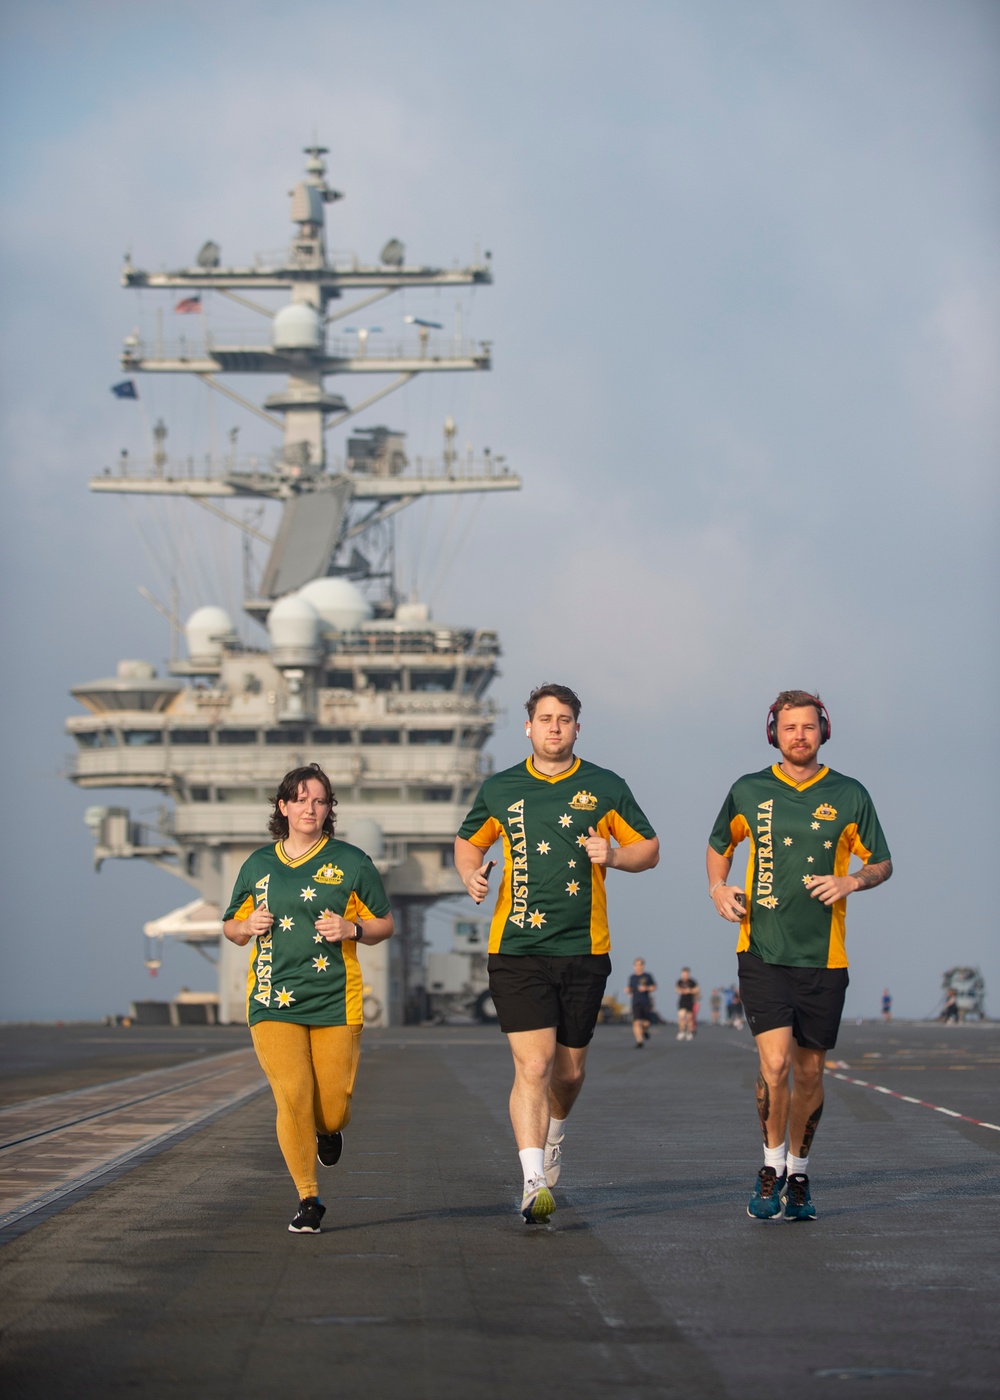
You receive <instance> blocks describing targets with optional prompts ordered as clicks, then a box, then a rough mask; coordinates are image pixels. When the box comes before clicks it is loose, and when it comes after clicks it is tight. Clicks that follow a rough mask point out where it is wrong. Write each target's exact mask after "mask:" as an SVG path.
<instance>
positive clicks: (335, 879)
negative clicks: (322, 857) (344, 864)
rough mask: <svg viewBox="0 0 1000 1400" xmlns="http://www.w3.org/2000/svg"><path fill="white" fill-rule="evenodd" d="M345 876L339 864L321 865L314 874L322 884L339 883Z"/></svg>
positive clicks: (314, 877)
mask: <svg viewBox="0 0 1000 1400" xmlns="http://www.w3.org/2000/svg"><path fill="white" fill-rule="evenodd" d="M343 878H344V872H343V871H342V870H341V868H340V866H339V865H321V866H320V868H319V869H318V870H317V871H316V873H315V874H314V875H313V879H314V880H317V881H318V882H319V883H320V884H321V885H339V884H340V882H341V880H343Z"/></svg>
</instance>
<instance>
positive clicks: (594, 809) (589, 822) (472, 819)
mask: <svg viewBox="0 0 1000 1400" xmlns="http://www.w3.org/2000/svg"><path fill="white" fill-rule="evenodd" d="M591 827H593V828H594V830H595V831H596V832H597V834H598V836H603V837H605V839H610V838H611V837H614V839H615V840H616V841H617V842H618V844H619V845H620V846H628V845H630V844H631V843H632V842H633V841H642V840H648V839H650V838H652V837H653V836H654V835H655V832H654V831H653V828H652V827H651V826H650V824H649V822H648V821H647V820H646V818H645V816H644V815H643V813H642V810H641V809H640V807H639V804H638V803H637V802H636V800H635V798H634V797H633V796H632V794H631V792H629V790H628V786H627V785H626V783H625V782H624V781H623V780H622V779H621V778H619V777H618V775H617V773H611V772H609V771H608V769H607V768H598V767H597V766H596V765H595V764H593V763H587V762H586V761H585V760H584V759H582V758H577V759H575V760H574V762H573V765H572V767H571V768H568V769H567V770H566V772H565V773H557V774H556V775H555V777H548V776H547V775H546V774H545V773H539V772H538V770H537V769H536V768H535V766H534V764H533V763H532V761H531V759H530V758H529V759H527V760H526V761H525V762H524V763H518V764H515V766H514V767H513V768H507V769H505V770H504V772H502V773H496V774H494V776H493V777H492V778H487V779H486V781H485V783H483V785H482V787H481V788H480V789H479V795H478V796H477V798H476V800H475V802H474V804H473V806H472V810H471V811H470V812H469V815H468V816H467V817H466V819H465V821H464V822H463V823H462V827H461V830H460V831H459V833H458V834H459V836H462V837H464V838H465V840H466V841H471V842H472V844H473V845H474V846H478V847H479V848H480V850H481V851H483V852H484V853H485V852H486V851H488V850H489V848H490V847H491V846H492V845H493V843H494V841H497V840H502V841H503V855H504V870H503V875H502V876H501V878H500V887H499V890H498V893H497V902H496V909H495V910H494V913H493V922H492V924H491V926H490V952H491V953H511V954H514V955H515V956H516V955H523V954H527V953H544V954H548V955H552V956H555V957H569V956H571V955H573V954H576V953H606V952H607V951H608V950H609V948H610V947H611V935H610V933H609V930H608V912H607V901H606V898H605V891H604V868H603V866H600V865H591V863H590V861H589V860H588V858H587V852H586V851H585V850H584V849H583V847H584V842H585V841H586V839H587V834H588V832H589V830H590V828H591Z"/></svg>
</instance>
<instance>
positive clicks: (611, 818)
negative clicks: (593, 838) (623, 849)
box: [596, 811, 649, 846]
mask: <svg viewBox="0 0 1000 1400" xmlns="http://www.w3.org/2000/svg"><path fill="white" fill-rule="evenodd" d="M596 830H597V834H598V836H603V837H605V839H606V838H607V837H608V836H613V837H614V838H615V840H616V841H617V842H618V844H619V846H631V845H632V844H633V843H634V842H636V841H647V840H648V839H649V838H648V837H646V836H641V835H640V834H639V832H638V831H636V829H635V827H634V826H629V824H628V822H627V821H626V820H625V818H624V817H623V816H620V815H619V813H618V812H615V811H611V812H608V813H607V815H606V816H603V817H602V818H601V820H600V822H599V823H598V825H597V828H596Z"/></svg>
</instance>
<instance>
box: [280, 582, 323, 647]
mask: <svg viewBox="0 0 1000 1400" xmlns="http://www.w3.org/2000/svg"><path fill="white" fill-rule="evenodd" d="M319 629H320V615H319V613H318V612H317V611H316V609H315V608H314V607H313V605H312V603H310V602H309V600H308V599H307V598H301V597H299V595H298V594H296V593H288V594H286V596H285V597H284V598H279V599H278V601H277V602H276V603H275V605H274V607H273V608H272V609H271V611H270V612H269V613H268V615H267V635H268V636H269V637H270V638H271V645H272V646H273V647H275V648H278V649H280V650H283V651H284V650H288V649H293V648H294V649H296V650H298V649H306V650H308V649H309V648H311V647H314V646H315V645H316V641H317V638H318V636H319Z"/></svg>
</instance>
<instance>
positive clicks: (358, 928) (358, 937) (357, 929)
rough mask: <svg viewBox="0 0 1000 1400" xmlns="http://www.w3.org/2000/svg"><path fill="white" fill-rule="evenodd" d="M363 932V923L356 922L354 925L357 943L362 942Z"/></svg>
mask: <svg viewBox="0 0 1000 1400" xmlns="http://www.w3.org/2000/svg"><path fill="white" fill-rule="evenodd" d="M361 933H362V929H361V925H360V924H355V925H354V941H355V943H360V942H361Z"/></svg>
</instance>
